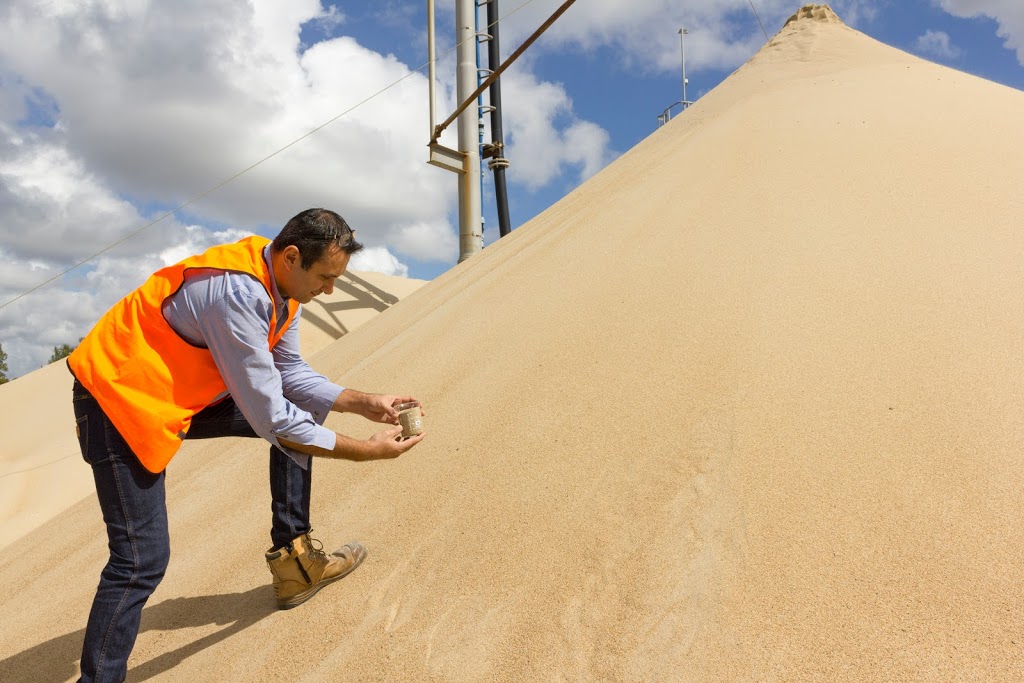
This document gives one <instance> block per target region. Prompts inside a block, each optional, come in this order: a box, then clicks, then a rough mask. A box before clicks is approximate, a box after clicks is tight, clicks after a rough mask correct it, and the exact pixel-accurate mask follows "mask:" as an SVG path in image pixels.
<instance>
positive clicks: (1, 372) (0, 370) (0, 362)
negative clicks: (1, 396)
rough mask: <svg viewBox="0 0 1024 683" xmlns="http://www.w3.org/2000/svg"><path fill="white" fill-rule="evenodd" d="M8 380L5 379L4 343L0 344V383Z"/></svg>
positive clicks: (5, 357)
mask: <svg viewBox="0 0 1024 683" xmlns="http://www.w3.org/2000/svg"><path fill="white" fill-rule="evenodd" d="M9 381H10V380H9V379H7V354H6V353H5V352H4V345H3V344H0V384H4V383H5V382H9Z"/></svg>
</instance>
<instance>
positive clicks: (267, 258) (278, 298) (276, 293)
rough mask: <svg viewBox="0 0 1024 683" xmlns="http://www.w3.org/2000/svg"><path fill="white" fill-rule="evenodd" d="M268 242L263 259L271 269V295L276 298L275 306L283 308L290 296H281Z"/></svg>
mask: <svg viewBox="0 0 1024 683" xmlns="http://www.w3.org/2000/svg"><path fill="white" fill-rule="evenodd" d="M271 246H272V245H271V244H268V245H267V246H265V247H263V260H264V261H266V263H267V270H269V271H270V295H271V296H272V297H273V298H274V307H275V308H281V307H282V306H284V305H285V304H286V303H288V298H287V297H283V296H281V291H280V290H279V289H278V288H277V278H275V277H274V260H273V258H271V253H270V247H271Z"/></svg>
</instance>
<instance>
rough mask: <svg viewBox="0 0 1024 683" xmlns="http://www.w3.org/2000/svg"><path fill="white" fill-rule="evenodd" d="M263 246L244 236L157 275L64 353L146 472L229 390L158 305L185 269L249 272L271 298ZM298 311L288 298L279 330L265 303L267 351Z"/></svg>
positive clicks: (161, 463) (161, 464) (162, 462)
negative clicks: (268, 316) (268, 323)
mask: <svg viewBox="0 0 1024 683" xmlns="http://www.w3.org/2000/svg"><path fill="white" fill-rule="evenodd" d="M269 243H270V240H268V239H266V238H265V237H257V236H253V237H246V238H245V239H242V240H240V241H238V242H236V243H234V244H224V245H220V246H216V247H212V248H211V249H208V250H207V251H205V252H203V253H202V254H199V255H197V256H192V257H189V258H187V259H185V260H184V261H181V262H180V263H176V264H174V265H172V266H167V267H166V268H162V269H160V270H158V271H157V272H155V273H153V275H151V276H150V277H149V279H148V280H146V282H145V283H144V284H143V285H142V286H141V287H139V288H138V289H136V290H135V291H134V292H132V293H131V294H129V295H128V296H126V297H125V298H124V299H122V300H121V301H119V302H118V303H116V304H115V305H114V307H113V308H111V309H110V310H109V311H107V313H106V314H105V315H104V316H103V317H102V318H100V321H99V322H98V323H96V326H95V327H94V328H93V329H92V331H91V332H89V334H88V336H86V337H85V339H83V340H82V342H81V343H80V344H79V345H78V348H76V349H75V350H74V352H72V354H71V355H70V356H68V367H70V368H71V371H72V372H73V373H74V375H75V377H76V378H78V381H79V382H81V383H82V385H83V386H84V387H85V388H86V389H87V390H88V391H89V393H91V394H92V395H93V396H94V397H95V398H96V400H97V401H98V402H99V404H100V407H101V408H103V412H104V413H106V415H107V417H108V418H110V421H111V422H112V423H113V424H114V426H115V427H117V431H118V432H120V433H121V436H122V437H123V438H124V440H125V441H126V442H127V443H128V445H129V446H130V447H131V449H132V451H134V452H135V455H136V456H137V457H138V459H139V461H140V462H141V463H142V464H143V465H144V466H145V467H146V469H147V470H149V471H150V472H154V473H157V472H162V471H163V470H164V468H166V467H167V463H168V462H170V460H171V458H172V457H174V454H175V453H176V452H177V450H178V448H179V447H180V446H181V441H182V438H183V437H184V436H185V434H187V433H188V429H189V426H190V424H191V422H192V416H193V415H195V414H196V413H198V412H199V411H200V410H202V409H203V408H205V407H206V406H208V405H210V403H211V402H212V401H213V400H214V399H216V398H217V397H218V396H219V395H221V394H222V393H224V392H225V391H226V390H227V387H226V386H225V385H224V379H223V378H222V377H221V376H220V372H219V371H218V370H217V366H216V365H215V364H214V362H213V355H212V354H211V353H210V352H209V350H208V349H204V348H200V347H197V346H193V345H192V344H190V343H189V342H187V341H185V340H184V339H182V338H181V337H180V336H179V335H178V333H177V332H175V331H174V330H173V329H172V328H171V326H170V325H169V324H168V323H167V321H166V320H165V319H164V316H163V312H162V305H163V302H164V301H165V300H166V299H167V298H168V297H170V296H173V295H174V294H175V293H176V292H177V291H178V290H179V289H180V288H181V285H182V283H183V282H184V281H185V271H186V270H188V269H190V268H213V269H216V270H225V271H235V272H240V273H247V274H249V275H252V276H254V277H255V278H256V279H257V280H259V281H260V283H262V284H263V286H264V288H266V290H267V294H268V295H270V296H271V298H273V295H272V294H271V281H270V270H269V268H268V267H267V263H266V261H265V260H264V258H263V249H264V247H266V245H267V244H269ZM298 307H299V305H298V302H296V301H289V302H288V320H287V321H286V322H285V324H283V325H280V326H279V325H278V324H277V311H276V310H274V309H275V307H273V306H271V310H272V313H271V319H270V335H269V336H268V338H267V348H268V349H272V348H273V347H274V345H275V344H277V342H278V341H279V340H280V339H281V336H282V335H283V334H284V332H285V330H287V329H288V326H289V325H290V324H291V323H292V321H293V319H294V318H295V312H296V311H297V310H298ZM279 328H280V329H279Z"/></svg>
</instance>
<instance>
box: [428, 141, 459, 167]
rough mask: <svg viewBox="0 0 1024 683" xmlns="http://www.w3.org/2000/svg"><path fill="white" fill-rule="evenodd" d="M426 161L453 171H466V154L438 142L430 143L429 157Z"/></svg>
mask: <svg viewBox="0 0 1024 683" xmlns="http://www.w3.org/2000/svg"><path fill="white" fill-rule="evenodd" d="M427 163H428V164H430V165H432V166H437V167H438V168H443V169H445V170H447V171H453V172H455V173H465V172H466V154H465V152H460V151H458V150H456V149H452V148H451V147H445V146H444V145H442V144H441V143H439V142H431V143H430V159H428V160H427Z"/></svg>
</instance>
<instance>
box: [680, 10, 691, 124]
mask: <svg viewBox="0 0 1024 683" xmlns="http://www.w3.org/2000/svg"><path fill="white" fill-rule="evenodd" d="M686 35H689V32H688V31H687V30H686V29H685V28H681V29H679V51H680V52H681V53H682V55H683V109H686V107H687V105H689V102H687V101H686V44H685V43H684V42H683V36H686Z"/></svg>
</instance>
